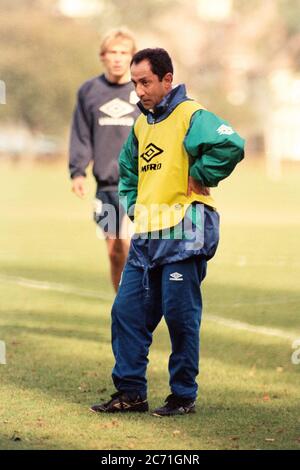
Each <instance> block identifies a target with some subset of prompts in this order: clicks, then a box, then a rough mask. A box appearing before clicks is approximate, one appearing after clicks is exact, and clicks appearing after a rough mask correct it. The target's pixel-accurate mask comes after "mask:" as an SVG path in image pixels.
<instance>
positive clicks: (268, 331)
mask: <svg viewBox="0 0 300 470" xmlns="http://www.w3.org/2000/svg"><path fill="white" fill-rule="evenodd" d="M204 318H205V319H207V320H210V321H213V322H215V323H218V324H219V325H223V326H227V327H229V328H233V329H235V330H245V331H249V332H251V333H259V334H261V335H266V336H276V337H277V338H284V339H288V340H294V339H296V338H297V336H296V335H295V334H291V333H288V332H286V331H283V330H278V329H275V328H267V327H265V326H255V325H251V324H250V323H243V322H240V321H238V320H232V319H230V318H223V317H219V316H217V315H210V314H206V315H204ZM299 336H300V334H299ZM299 336H298V337H299Z"/></svg>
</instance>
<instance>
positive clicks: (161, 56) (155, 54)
mask: <svg viewBox="0 0 300 470" xmlns="http://www.w3.org/2000/svg"><path fill="white" fill-rule="evenodd" d="M143 60H148V61H149V63H150V66H151V70H152V72H153V73H154V74H155V75H157V76H158V78H159V80H160V81H162V79H163V78H164V76H165V75H166V74H167V73H169V72H170V73H173V64H172V60H171V57H170V56H169V54H168V53H167V51H165V49H161V48H160V47H156V48H155V49H150V48H148V49H142V50H141V51H138V52H137V53H136V54H134V56H133V57H132V60H131V63H130V66H131V65H132V64H139V63H140V62H142V61H143Z"/></svg>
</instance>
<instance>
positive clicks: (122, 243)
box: [106, 237, 130, 292]
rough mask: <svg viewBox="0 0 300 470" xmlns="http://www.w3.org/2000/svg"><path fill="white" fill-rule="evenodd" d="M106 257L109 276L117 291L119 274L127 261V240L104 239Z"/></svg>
mask: <svg viewBox="0 0 300 470" xmlns="http://www.w3.org/2000/svg"><path fill="white" fill-rule="evenodd" d="M106 243H107V250H108V257H109V262H110V275H111V280H112V284H113V286H114V289H115V291H116V292H117V291H118V287H119V283H120V279H121V274H122V271H123V269H124V265H125V262H126V259H127V255H128V250H129V243H130V241H129V240H126V239H125V240H122V239H120V238H109V237H107V238H106Z"/></svg>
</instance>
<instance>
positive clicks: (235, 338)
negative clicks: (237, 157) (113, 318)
mask: <svg viewBox="0 0 300 470" xmlns="http://www.w3.org/2000/svg"><path fill="white" fill-rule="evenodd" d="M0 169H1V192H0V194H1V196H0V198H1V201H0V204H1V205H0V211H1V214H0V224H1V230H0V299H1V300H0V341H1V340H2V341H5V343H6V350H7V354H6V359H7V364H6V365H0V448H1V449H122V450H125V449H126V450H127V449H158V450H164V449H168V450H170V449H181V450H183V449H186V450H189V449H191V450H192V449H300V364H299V365H296V364H293V363H292V362H291V356H292V354H293V352H294V351H295V349H293V347H292V345H293V340H294V339H297V338H298V339H299V338H300V319H299V316H300V291H299V279H300V254H299V248H300V211H299V207H300V189H299V172H300V168H299V167H296V166H295V167H293V168H285V169H284V172H283V177H282V179H281V180H280V181H277V182H273V181H270V180H267V179H266V177H265V173H264V168H263V165H254V164H253V163H252V164H249V163H247V162H245V163H243V164H241V165H240V167H239V168H238V169H237V171H236V173H235V174H234V175H232V176H231V177H230V178H229V179H228V180H227V181H224V182H223V184H221V186H220V188H219V189H217V190H215V196H216V198H217V201H218V205H219V209H220V212H221V220H222V229H221V242H220V246H219V250H218V253H217V255H216V257H215V258H214V259H213V260H212V261H211V262H210V265H209V271H208V276H207V278H206V280H205V283H204V285H203V295H204V313H203V322H202V330H201V373H200V375H199V387H200V388H199V399H198V405H197V413H196V414H195V415H191V416H190V415H188V416H184V417H176V418H166V419H160V418H155V417H153V416H151V415H150V414H149V415H148V414H142V415H134V416H130V415H125V416H124V415H109V416H107V415H104V416H103V415H101V416H97V415H94V414H92V413H90V412H89V411H88V407H89V405H90V404H92V403H94V402H97V401H99V400H101V399H106V398H108V397H109V395H110V393H112V392H113V387H112V383H111V378H110V373H111V368H112V365H113V357H112V353H111V346H110V306H111V303H112V300H113V291H112V288H111V285H110V281H109V274H108V260H107V255H106V251H105V243H104V242H103V241H102V240H99V239H98V238H97V237H96V231H95V226H94V223H93V222H92V218H91V212H92V199H93V191H94V186H93V180H92V178H90V180H89V181H90V183H89V184H90V193H89V197H88V198H87V199H86V200H85V201H80V200H79V199H77V198H75V196H74V195H73V194H72V193H71V192H70V184H69V181H68V176H67V172H66V170H65V168H64V166H63V165H51V166H46V165H39V166H30V165H16V166H13V165H8V164H2V165H1V166H0ZM169 349H170V344H169V338H168V334H167V330H166V326H165V324H164V323H163V322H162V323H161V324H160V326H159V327H158V329H157V331H156V333H155V337H154V343H153V345H152V349H151V354H150V365H149V370H148V381H149V401H150V406H151V409H153V408H154V407H155V406H158V405H160V404H161V403H162V402H163V400H164V398H165V397H166V395H167V394H168V393H169V389H168V374H167V363H168V355H169ZM299 356H300V352H299Z"/></svg>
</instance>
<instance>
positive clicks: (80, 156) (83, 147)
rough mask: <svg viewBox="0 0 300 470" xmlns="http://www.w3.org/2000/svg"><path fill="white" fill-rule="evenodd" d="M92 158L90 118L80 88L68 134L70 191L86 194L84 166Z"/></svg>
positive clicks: (81, 195) (78, 194)
mask: <svg viewBox="0 0 300 470" xmlns="http://www.w3.org/2000/svg"><path fill="white" fill-rule="evenodd" d="M92 158H93V149H92V131H91V118H90V117H89V116H88V113H87V112H86V109H85V107H84V95H83V90H82V88H81V89H80V90H79V92H78V98H77V105H76V108H75V110H74V114H73V122H72V128H71V136H70V152H69V170H70V176H71V178H72V191H74V193H75V194H76V195H77V196H79V197H83V196H84V195H85V194H86V190H85V184H84V179H85V177H86V172H85V170H86V168H87V166H88V164H89V162H90V161H91V160H92Z"/></svg>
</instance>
